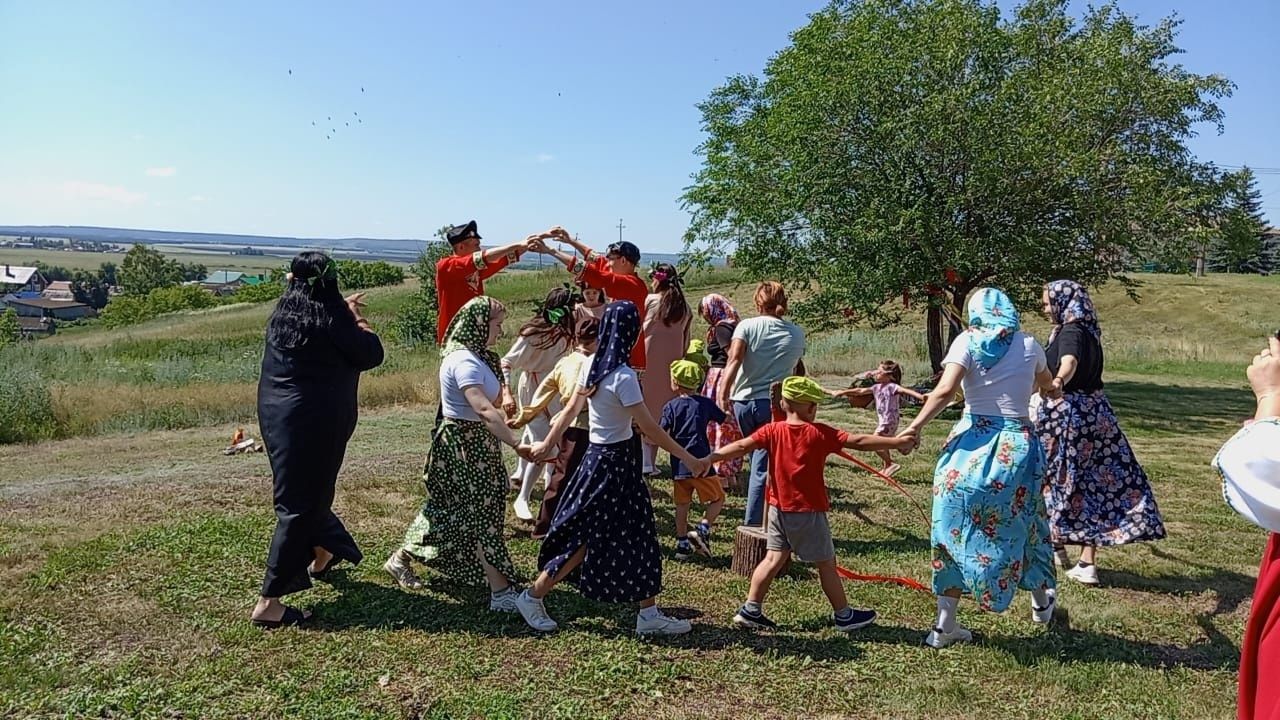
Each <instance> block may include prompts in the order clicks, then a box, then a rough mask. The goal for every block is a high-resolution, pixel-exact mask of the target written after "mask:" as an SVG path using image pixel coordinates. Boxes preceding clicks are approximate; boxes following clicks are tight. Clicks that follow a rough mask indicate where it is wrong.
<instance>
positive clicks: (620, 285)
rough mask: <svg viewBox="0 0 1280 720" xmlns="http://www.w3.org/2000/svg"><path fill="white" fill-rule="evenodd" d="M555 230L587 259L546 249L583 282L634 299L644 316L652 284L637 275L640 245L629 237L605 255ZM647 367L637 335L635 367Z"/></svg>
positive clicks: (633, 353) (611, 296) (613, 295)
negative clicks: (636, 244)
mask: <svg viewBox="0 0 1280 720" xmlns="http://www.w3.org/2000/svg"><path fill="white" fill-rule="evenodd" d="M552 232H553V233H555V235H554V237H555V239H556V240H559V241H561V242H564V243H568V244H569V245H571V246H573V248H574V249H575V250H577V251H578V252H580V253H582V258H583V259H581V260H580V259H578V258H577V257H576V256H574V255H569V254H568V253H563V252H560V251H558V250H555V249H553V248H549V247H548V248H546V250H545V252H547V253H548V254H550V255H552V256H553V257H555V258H556V259H558V260H559V261H560V262H562V263H564V265H565V267H567V268H568V269H569V272H572V273H574V274H576V275H577V276H578V280H579V281H581V282H584V283H586V284H587V285H588V286H589V287H594V288H600V289H601V290H604V293H605V295H607V296H608V297H609V299H610V300H630V301H631V302H633V303H635V306H636V310H637V311H639V312H640V315H641V319H643V316H644V300H645V298H646V297H648V295H649V286H648V285H647V284H646V283H645V281H644V280H643V279H641V277H640V276H639V275H637V274H636V266H637V265H639V264H640V248H638V247H636V246H635V243H630V242H627V241H625V240H623V241H620V242H616V243H613V244H611V245H610V246H609V249H608V250H607V251H606V252H605V254H604V255H603V256H601V255H600V253H598V252H596V251H595V250H592V249H591V248H589V247H587V246H586V245H584V244H582V243H580V242H578V241H577V240H575V239H573V237H572V236H570V235H569V233H568V232H567V231H565V230H564V229H563V228H555V229H554V230H552ZM644 366H645V359H644V338H643V337H637V338H636V344H635V345H633V346H632V348H631V367H632V369H634V370H644ZM663 372H664V373H665V372H666V371H665V370H664V371H663ZM664 382H665V380H664Z"/></svg>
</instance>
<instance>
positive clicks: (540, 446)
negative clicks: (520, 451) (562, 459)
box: [529, 441, 556, 462]
mask: <svg viewBox="0 0 1280 720" xmlns="http://www.w3.org/2000/svg"><path fill="white" fill-rule="evenodd" d="M529 449H530V457H529V462H546V461H548V460H550V459H551V458H552V457H554V456H555V451H556V449H555V448H554V447H552V446H550V445H548V444H547V443H546V441H539V442H536V443H534V444H533V445H530V446H529Z"/></svg>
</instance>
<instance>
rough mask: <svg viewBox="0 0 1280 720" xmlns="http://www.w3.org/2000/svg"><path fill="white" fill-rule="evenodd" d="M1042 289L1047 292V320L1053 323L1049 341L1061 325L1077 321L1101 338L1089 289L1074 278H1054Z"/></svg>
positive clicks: (1054, 336)
mask: <svg viewBox="0 0 1280 720" xmlns="http://www.w3.org/2000/svg"><path fill="white" fill-rule="evenodd" d="M1044 289H1045V290H1046V291H1048V293H1049V321H1050V322H1052V323H1053V331H1052V332H1050V333H1049V343H1050V344H1052V343H1053V340H1054V338H1056V337H1058V331H1060V330H1062V326H1063V325H1068V324H1070V323H1077V324H1079V325H1081V326H1082V327H1083V328H1084V329H1085V330H1088V331H1089V333H1090V334H1092V335H1093V336H1094V337H1095V338H1097V339H1098V340H1101V339H1102V328H1101V327H1099V326H1098V311H1097V310H1094V309H1093V298H1091V297H1089V291H1088V290H1085V289H1084V286H1083V285H1081V284H1080V283H1078V282H1076V281H1075V280H1054V281H1053V282H1051V283H1049V284H1048V285H1045V286H1044Z"/></svg>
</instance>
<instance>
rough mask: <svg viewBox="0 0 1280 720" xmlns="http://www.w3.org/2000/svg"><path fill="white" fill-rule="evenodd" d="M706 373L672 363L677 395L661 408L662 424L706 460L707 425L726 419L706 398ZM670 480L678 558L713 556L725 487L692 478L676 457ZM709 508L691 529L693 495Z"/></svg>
mask: <svg viewBox="0 0 1280 720" xmlns="http://www.w3.org/2000/svg"><path fill="white" fill-rule="evenodd" d="M703 378H704V373H703V370H702V368H701V367H700V366H699V365H698V364H697V363H695V362H692V361H689V360H676V361H675V362H673V363H671V389H672V390H674V391H675V393H676V396H675V398H673V399H672V400H671V401H670V402H668V403H667V404H666V405H665V406H663V408H662V419H661V421H660V423H659V424H660V425H662V429H663V430H666V431H667V433H668V434H669V435H671V437H672V438H673V439H674V440H675V441H676V442H678V443H680V444H681V445H682V446H684V448H685V449H686V450H688V451H689V454H690V455H693V456H694V457H706V456H707V455H709V454H711V444H710V443H709V442H708V441H707V425H708V423H712V422H716V423H722V422H724V421H725V420H726V418H725V414H724V411H722V410H721V409H720V408H718V407H716V404H715V401H713V400H712V399H711V398H708V397H703V396H702V395H701V394H700V393H699V390H700V389H701V388H702V380H703ZM671 477H672V478H673V479H674V484H675V487H674V491H673V492H672V495H673V496H674V497H673V499H674V501H675V504H676V559H677V560H688V559H689V557H690V556H691V555H693V554H694V553H695V552H696V553H697V554H699V555H707V556H709V555H711V524H712V523H714V522H715V521H716V517H717V516H718V515H720V510H721V509H723V508H724V488H722V487H721V486H720V478H717V477H693V473H692V472H690V470H689V469H688V468H686V467H684V466H683V465H682V464H681V463H680V461H679V460H678V459H676V458H674V457H673V458H671ZM695 491H696V492H697V493H698V500H700V501H701V502H702V503H704V504H705V505H706V512H705V513H704V514H703V517H702V521H701V522H699V523H698V528H697V529H696V530H689V506H691V505H692V504H693V494H694V492H695Z"/></svg>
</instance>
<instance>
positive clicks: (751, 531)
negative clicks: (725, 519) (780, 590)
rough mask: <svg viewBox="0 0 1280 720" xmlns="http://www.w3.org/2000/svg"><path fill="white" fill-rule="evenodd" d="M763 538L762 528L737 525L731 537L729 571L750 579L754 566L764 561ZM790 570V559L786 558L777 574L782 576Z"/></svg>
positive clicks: (764, 548)
mask: <svg viewBox="0 0 1280 720" xmlns="http://www.w3.org/2000/svg"><path fill="white" fill-rule="evenodd" d="M765 538H766V535H765V531H764V528H760V527H755V526H753V525H739V526H738V530H737V532H735V533H734V535H733V556H732V558H731V559H730V561H729V569H731V570H733V571H734V572H735V573H737V574H739V575H742V576H743V577H751V573H753V572H755V569H756V566H757V565H759V564H760V561H761V560H764V556H765V553H766V552H768V550H767V549H766V547H765V545H766V543H765ZM790 569H791V558H787V562H786V564H784V565H783V566H782V569H781V570H779V571H778V574H779V575H782V574H784V573H786V572H787V571H788V570H790Z"/></svg>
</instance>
